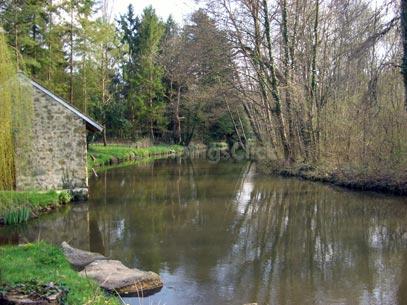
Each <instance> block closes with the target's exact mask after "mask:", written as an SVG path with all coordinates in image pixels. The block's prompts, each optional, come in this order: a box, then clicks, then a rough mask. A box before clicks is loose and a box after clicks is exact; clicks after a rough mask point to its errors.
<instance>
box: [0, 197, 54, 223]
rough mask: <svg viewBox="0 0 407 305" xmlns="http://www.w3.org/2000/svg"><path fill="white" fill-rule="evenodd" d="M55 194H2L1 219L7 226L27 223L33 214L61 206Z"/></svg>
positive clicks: (0, 201)
mask: <svg viewBox="0 0 407 305" xmlns="http://www.w3.org/2000/svg"><path fill="white" fill-rule="evenodd" d="M59 202H60V201H59V195H58V194H57V193H56V192H54V191H50V192H12V191H8V192H0V219H1V218H3V220H4V222H5V223H6V224H15V223H22V222H26V221H27V220H28V219H29V218H30V216H31V213H32V212H37V211H40V210H42V209H44V208H47V207H50V206H57V205H58V204H59Z"/></svg>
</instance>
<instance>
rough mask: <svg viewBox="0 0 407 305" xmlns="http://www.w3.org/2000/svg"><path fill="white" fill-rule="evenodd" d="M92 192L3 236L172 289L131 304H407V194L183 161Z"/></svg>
mask: <svg viewBox="0 0 407 305" xmlns="http://www.w3.org/2000/svg"><path fill="white" fill-rule="evenodd" d="M90 190H91V195H90V200H89V202H87V203H82V204H76V205H71V206H68V207H66V208H64V209H61V210H60V211H58V212H55V213H52V214H50V215H46V216H44V217H41V218H39V219H37V220H34V221H30V222H29V223H28V224H26V225H22V226H12V227H5V228H2V229H0V238H1V239H2V240H3V242H4V240H7V241H9V242H13V243H16V242H27V241H35V240H46V241H49V242H52V243H54V244H59V243H61V242H62V241H64V240H65V241H68V242H69V243H70V244H72V245H73V246H75V247H78V248H82V249H86V250H91V251H95V252H100V253H103V254H105V255H107V256H109V257H111V258H113V259H118V260H121V261H122V262H123V263H124V264H125V265H127V266H129V267H136V268H139V269H142V270H151V271H155V272H157V273H159V274H160V275H161V276H162V279H163V281H164V285H165V286H164V288H163V289H162V290H161V291H160V292H159V293H157V294H155V295H153V296H150V297H146V298H143V299H139V298H128V299H126V302H127V303H129V304H131V305H140V304H146V305H164V304H166V305H226V304H230V305H242V304H245V303H252V302H257V303H259V305H266V304H270V305H271V304H276V305H299V304H301V305H308V304H321V305H322V304H324V305H325V304H335V305H339V304H369V305H371V304H407V205H406V201H407V200H406V198H403V197H391V196H384V195H379V194H375V193H361V192H352V191H347V190H344V189H341V188H336V187H333V186H329V185H324V184H320V183H313V182H307V181H301V180H298V179H295V178H282V177H265V176H260V175H256V173H255V164H253V163H249V162H241V163H234V162H230V161H221V162H219V163H213V162H209V161H205V160H200V159H199V160H198V159H197V160H190V159H182V158H178V159H168V160H156V161H154V162H152V163H148V164H141V165H134V166H125V167H119V168H115V169H111V170H108V171H106V172H104V173H101V174H100V175H99V177H98V178H95V177H92V178H91V179H90Z"/></svg>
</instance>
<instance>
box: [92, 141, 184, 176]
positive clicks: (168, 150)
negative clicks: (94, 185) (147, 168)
mask: <svg viewBox="0 0 407 305" xmlns="http://www.w3.org/2000/svg"><path fill="white" fill-rule="evenodd" d="M183 152H184V147H183V146H181V145H156V146H150V147H134V146H131V145H123V144H110V145H107V146H103V145H102V144H91V145H89V148H88V169H89V170H92V169H97V168H101V167H106V166H111V165H116V164H119V163H123V162H129V161H139V160H140V161H141V160H143V159H149V158H152V157H154V158H160V157H168V156H170V155H179V154H182V153H183Z"/></svg>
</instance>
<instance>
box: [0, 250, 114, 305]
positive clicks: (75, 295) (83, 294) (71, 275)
mask: <svg viewBox="0 0 407 305" xmlns="http://www.w3.org/2000/svg"><path fill="white" fill-rule="evenodd" d="M0 270H2V281H3V283H6V284H8V285H14V284H21V283H30V282H31V283H32V282H36V283H40V284H41V283H50V282H53V283H57V284H58V285H60V286H62V287H65V289H67V290H69V293H68V295H67V299H66V302H67V304H75V305H85V304H86V305H91V304H92V305H102V304H104V305H118V304H119V302H118V301H117V300H116V299H114V298H110V297H107V296H106V295H105V294H104V293H103V291H102V290H101V289H100V288H99V287H98V286H97V284H96V283H94V282H93V281H90V280H88V279H86V278H82V277H80V276H79V274H78V273H77V272H76V271H74V270H72V268H71V267H70V265H69V263H68V262H67V261H66V259H65V257H64V255H63V253H62V250H60V249H59V248H56V247H54V246H51V245H48V244H46V243H43V242H40V243H36V244H27V245H23V246H7V247H1V248H0Z"/></svg>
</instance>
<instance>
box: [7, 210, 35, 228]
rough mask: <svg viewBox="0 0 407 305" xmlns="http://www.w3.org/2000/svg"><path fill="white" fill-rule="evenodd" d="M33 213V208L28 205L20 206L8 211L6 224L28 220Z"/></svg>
mask: <svg viewBox="0 0 407 305" xmlns="http://www.w3.org/2000/svg"><path fill="white" fill-rule="evenodd" d="M30 215H31V209H30V208H28V207H20V208H17V209H12V210H9V211H6V213H5V214H4V224H6V225H15V224H19V223H24V222H26V221H27V220H28V219H29V218H30Z"/></svg>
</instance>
